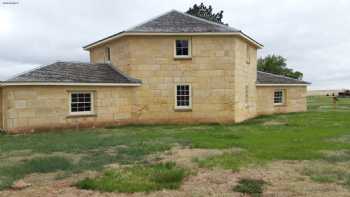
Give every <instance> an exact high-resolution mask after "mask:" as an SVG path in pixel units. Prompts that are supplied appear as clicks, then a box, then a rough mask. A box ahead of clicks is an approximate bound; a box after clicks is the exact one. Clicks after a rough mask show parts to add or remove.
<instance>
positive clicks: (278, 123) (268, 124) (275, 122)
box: [262, 120, 288, 126]
mask: <svg viewBox="0 0 350 197" xmlns="http://www.w3.org/2000/svg"><path fill="white" fill-rule="evenodd" d="M262 124H263V125H264V126H279V125H287V124H288V122H286V121H276V120H271V121H266V122H263V123H262Z"/></svg>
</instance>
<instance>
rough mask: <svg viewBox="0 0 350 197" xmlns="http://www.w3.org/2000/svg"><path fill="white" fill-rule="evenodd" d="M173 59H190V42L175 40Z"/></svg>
mask: <svg viewBox="0 0 350 197" xmlns="http://www.w3.org/2000/svg"><path fill="white" fill-rule="evenodd" d="M175 57H178V58H183V57H185V58H186V57H187V58H188V57H191V41H190V40H186V39H182V40H175Z"/></svg>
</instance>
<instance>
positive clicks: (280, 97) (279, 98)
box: [273, 89, 284, 105]
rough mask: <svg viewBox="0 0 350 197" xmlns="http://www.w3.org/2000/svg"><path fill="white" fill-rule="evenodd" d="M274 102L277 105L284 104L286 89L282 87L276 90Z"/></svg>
mask: <svg viewBox="0 0 350 197" xmlns="http://www.w3.org/2000/svg"><path fill="white" fill-rule="evenodd" d="M273 102H274V104H275V105H283V104H284V90H281V89H278V90H275V92H274V98H273Z"/></svg>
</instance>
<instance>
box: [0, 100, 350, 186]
mask: <svg viewBox="0 0 350 197" xmlns="http://www.w3.org/2000/svg"><path fill="white" fill-rule="evenodd" d="M308 108H309V111H308V112H304V113H291V114H283V115H272V116H263V117H258V118H255V119H253V120H249V121H247V122H244V123H241V124H232V125H220V124H211V125H182V126H180V125H154V126H141V125H140V126H122V127H116V128H109V129H85V130H81V131H65V132H51V133H38V134H30V135H6V134H2V135H0V144H1V146H0V189H6V188H8V187H9V186H10V185H11V184H12V183H13V182H14V181H16V180H18V179H22V178H24V177H25V176H26V175H29V174H32V173H50V172H64V173H65V174H66V176H70V175H72V174H76V173H82V172H85V171H97V172H104V174H102V175H101V176H100V177H97V178H96V179H85V180H83V182H80V183H78V186H79V185H80V187H81V188H84V189H97V190H102V191H120V192H136V191H153V190H159V189H163V188H168V189H176V188H178V187H179V185H180V184H181V181H182V180H183V179H184V178H185V177H186V176H190V175H189V174H190V173H189V171H191V169H183V168H182V167H177V166H176V165H175V166H172V167H171V168H164V167H162V166H157V164H153V163H152V162H150V161H149V159H148V158H149V156H150V155H154V154H161V153H164V152H165V151H168V150H170V149H172V148H173V147H189V148H191V149H216V150H217V149H218V150H223V154H218V155H214V156H210V157H205V158H194V159H193V162H194V163H196V164H197V165H198V166H199V167H200V168H207V169H214V168H222V169H229V170H233V171H239V170H240V169H241V168H242V167H246V166H250V165H265V164H268V163H270V162H274V161H279V160H295V161H302V160H324V161H327V162H347V161H350V130H349V128H350V99H340V100H339V102H338V104H337V107H336V108H335V109H334V108H333V104H332V100H331V98H327V97H309V98H308ZM230 150H231V151H230ZM232 150H236V151H232ZM326 152H328V153H332V152H341V153H342V154H337V155H334V154H325V153H326ZM115 163H117V164H119V165H121V166H124V165H125V166H127V167H126V168H125V169H124V168H123V167H121V169H119V171H118V170H116V171H114V172H112V171H110V169H108V167H106V166H108V165H109V164H115ZM160 165H161V164H160ZM164 165H165V164H164ZM130 166H134V167H130ZM140 169H143V170H144V171H148V172H150V173H146V175H145V174H144V173H141V172H140ZM157 169H162V170H157ZM120 170H122V171H125V170H126V171H128V172H130V173H131V174H130V176H129V177H126V178H125V179H121V178H120V177H121V176H119V175H120V173H121V171H120ZM167 170H169V172H167ZM174 170H175V172H174ZM106 171H107V172H106ZM141 171H142V170H141ZM159 171H162V172H159ZM158 172H159V173H165V174H167V173H168V174H172V173H174V174H175V175H174V176H175V178H174V177H173V179H174V180H175V181H174V182H172V181H171V180H172V178H169V182H170V183H169V184H170V186H164V185H163V186H162V185H160V184H158V182H157V181H154V180H155V179H154V178H152V176H155V175H154V174H157V173H158ZM185 172H186V173H185ZM320 172H321V174H320ZM322 172H323V171H322V170H321V171H317V170H312V169H309V170H307V169H306V170H305V174H307V175H308V176H310V177H313V179H314V180H315V181H318V180H319V181H320V182H327V181H329V182H336V183H340V184H343V185H347V184H348V185H349V186H350V171H349V172H344V171H343V172H340V173H342V174H343V175H342V176H341V177H337V176H336V173H339V172H334V173H333V174H330V175H327V173H325V176H326V177H322ZM179 174H180V175H179ZM334 174H335V175H334ZM144 176H146V177H147V179H148V180H149V181H148V182H147V181H146V182H145V184H149V186H145V185H142V184H138V185H139V186H138V187H124V186H123V187H121V185H122V184H125V182H131V183H133V181H135V180H136V179H140V177H141V178H142V177H144ZM169 176H171V175H169ZM176 176H178V177H177V178H176ZM330 176H331V177H330ZM166 178H167V177H165V179H166ZM131 179H132V180H131ZM84 181H85V182H84ZM106 182H108V183H110V185H109V186H108V187H106V186H103V185H106ZM161 182H162V181H161ZM120 188H123V189H120ZM126 188H128V189H126ZM130 188H131V189H130ZM140 188H141V189H140ZM142 188H144V189H142Z"/></svg>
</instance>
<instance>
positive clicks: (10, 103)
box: [3, 86, 137, 132]
mask: <svg viewBox="0 0 350 197" xmlns="http://www.w3.org/2000/svg"><path fill="white" fill-rule="evenodd" d="M135 88H137V87H134V88H133V87H69V86H17V87H4V88H3V94H4V97H3V99H4V100H3V101H4V103H3V104H4V109H6V111H5V113H3V115H4V117H3V118H4V120H5V121H4V122H5V125H4V128H5V129H6V130H7V131H9V132H20V131H36V130H48V129H55V128H69V127H94V126H98V125H101V124H109V123H116V122H127V121H129V120H131V116H132V102H133V94H134V93H133V92H134V90H135ZM70 91H92V92H93V94H94V107H95V113H96V115H95V116H86V117H85V116H69V99H70V98H69V92H70Z"/></svg>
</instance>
